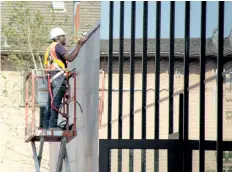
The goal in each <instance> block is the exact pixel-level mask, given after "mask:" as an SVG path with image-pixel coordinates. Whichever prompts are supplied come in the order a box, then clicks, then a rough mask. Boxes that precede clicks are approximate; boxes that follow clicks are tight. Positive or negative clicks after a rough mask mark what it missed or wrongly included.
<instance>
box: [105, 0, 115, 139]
mask: <svg viewBox="0 0 232 172" xmlns="http://www.w3.org/2000/svg"><path fill="white" fill-rule="evenodd" d="M109 15H110V17H109V18H110V21H109V57H108V132H107V138H108V139H111V138H112V124H111V119H112V71H113V63H112V59H113V24H114V21H113V20H114V1H110V14H109Z"/></svg>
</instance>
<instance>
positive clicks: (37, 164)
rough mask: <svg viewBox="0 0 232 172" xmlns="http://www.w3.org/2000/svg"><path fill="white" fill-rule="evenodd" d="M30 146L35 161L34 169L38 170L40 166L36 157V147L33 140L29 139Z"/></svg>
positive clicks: (38, 171)
mask: <svg viewBox="0 0 232 172" xmlns="http://www.w3.org/2000/svg"><path fill="white" fill-rule="evenodd" d="M31 147H32V152H33V158H34V162H35V171H36V172H40V167H39V160H38V157H37V152H36V147H35V142H34V141H31Z"/></svg>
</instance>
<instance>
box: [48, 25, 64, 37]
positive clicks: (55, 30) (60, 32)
mask: <svg viewBox="0 0 232 172" xmlns="http://www.w3.org/2000/svg"><path fill="white" fill-rule="evenodd" d="M61 35H66V33H65V32H64V31H63V29H61V28H59V27H56V28H53V29H52V30H51V32H50V39H54V38H56V37H57V36H61Z"/></svg>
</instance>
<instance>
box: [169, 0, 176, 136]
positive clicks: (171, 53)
mask: <svg viewBox="0 0 232 172" xmlns="http://www.w3.org/2000/svg"><path fill="white" fill-rule="evenodd" d="M174 45H175V1H171V2H170V45H169V46H170V48H169V134H172V133H173V88H174V61H175V56H174V53H175V49H174V48H175V47H174Z"/></svg>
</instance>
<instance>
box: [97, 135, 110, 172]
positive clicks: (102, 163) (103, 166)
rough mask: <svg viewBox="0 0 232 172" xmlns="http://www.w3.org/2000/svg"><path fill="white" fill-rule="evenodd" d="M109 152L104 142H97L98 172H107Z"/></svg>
mask: <svg viewBox="0 0 232 172" xmlns="http://www.w3.org/2000/svg"><path fill="white" fill-rule="evenodd" d="M109 153H110V150H109V149H108V145H107V143H106V141H105V140H101V139H100V140H99V170H98V171H99V172H109V169H110V166H109V165H110V164H109V163H107V162H110V160H109Z"/></svg>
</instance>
